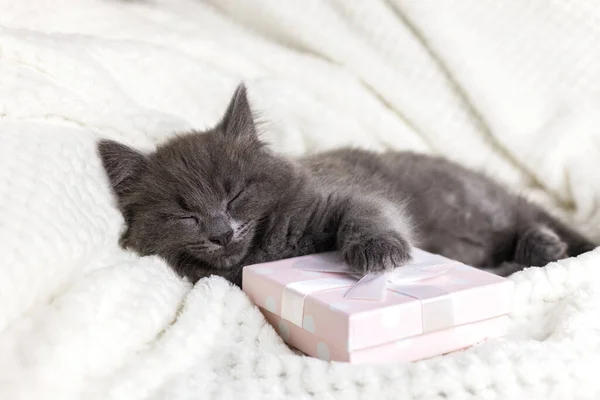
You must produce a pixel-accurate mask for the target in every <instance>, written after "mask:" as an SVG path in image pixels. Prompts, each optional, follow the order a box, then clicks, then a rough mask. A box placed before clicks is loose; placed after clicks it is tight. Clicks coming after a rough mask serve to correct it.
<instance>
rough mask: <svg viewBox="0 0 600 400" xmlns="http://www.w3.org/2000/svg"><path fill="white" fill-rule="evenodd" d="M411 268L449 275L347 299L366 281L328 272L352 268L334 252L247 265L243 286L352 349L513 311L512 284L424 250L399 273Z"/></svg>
mask: <svg viewBox="0 0 600 400" xmlns="http://www.w3.org/2000/svg"><path fill="white" fill-rule="evenodd" d="M411 266H425V268H424V269H428V268H429V269H431V267H434V269H435V267H436V266H437V267H440V266H441V267H443V269H444V271H445V272H444V273H442V274H438V275H437V276H435V277H432V278H428V279H422V280H419V281H416V282H410V283H408V284H400V285H397V284H395V283H394V284H392V283H390V284H389V285H388V286H387V288H386V289H385V295H384V296H383V298H382V299H380V300H364V299H349V298H347V297H346V295H347V293H348V292H349V290H350V289H351V288H352V287H353V286H354V285H355V284H356V283H357V282H358V279H357V278H355V277H352V276H351V275H349V274H348V273H343V272H322V271H325V270H338V271H339V270H346V271H347V266H346V265H345V264H344V262H343V261H342V259H341V257H340V255H339V253H336V252H332V253H321V254H313V255H308V256H303V257H296V258H290V259H284V260H279V261H274V262H269V263H263V264H255V265H251V266H246V267H244V270H243V283H242V287H243V290H244V291H245V292H246V293H247V294H248V296H249V297H250V298H251V299H252V301H253V302H254V303H255V304H256V305H257V306H259V307H261V308H263V309H265V310H268V311H270V312H272V313H275V314H277V315H279V316H280V317H282V318H283V319H285V320H287V321H289V322H291V323H293V324H295V325H297V326H300V327H302V328H303V329H305V330H306V331H308V332H310V333H312V334H315V335H317V336H319V337H322V338H324V339H327V340H328V341H330V342H331V343H336V344H339V348H341V349H345V350H346V351H354V350H359V349H364V348H368V347H371V346H376V345H381V344H383V343H388V342H391V341H396V340H399V339H403V338H407V337H411V336H416V335H421V334H423V333H429V332H434V331H437V330H442V329H448V328H449V327H452V326H459V325H464V324H469V323H472V322H476V321H482V320H486V319H489V318H493V317H497V316H500V315H505V314H508V313H510V312H511V310H512V300H513V291H514V285H513V283H512V281H510V280H508V279H505V278H502V277H499V276H497V275H494V274H491V273H488V272H485V271H482V270H479V269H476V268H473V267H469V266H467V265H465V264H462V263H460V262H457V261H454V260H450V259H448V258H445V257H442V256H439V255H435V254H431V253H427V252H425V251H422V250H419V249H415V250H414V251H413V261H412V262H411V264H409V265H408V266H405V267H400V268H399V269H398V270H402V268H407V267H409V268H407V271H409V270H410V269H411V268H410V267H411ZM316 270H319V271H316ZM399 272H401V271H399ZM414 290H416V293H417V294H416V295H415V293H414V292H412V291H414ZM420 293H424V295H421V294H420Z"/></svg>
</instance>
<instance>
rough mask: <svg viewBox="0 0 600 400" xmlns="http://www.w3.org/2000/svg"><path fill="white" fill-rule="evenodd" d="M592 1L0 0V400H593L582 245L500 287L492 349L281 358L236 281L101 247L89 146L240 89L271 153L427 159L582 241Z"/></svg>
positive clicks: (598, 17)
mask: <svg viewBox="0 0 600 400" xmlns="http://www.w3.org/2000/svg"><path fill="white" fill-rule="evenodd" d="M598 43H600V6H599V5H598V2H597V1H596V0H578V1H546V0H531V1H522V0H503V1H495V0H454V1H439V0H420V1H414V0H388V1H384V0H352V1H347V0H337V1H333V0H332V1H316V0H312V1H309V0H307V1H304V0H303V1H293V0H212V1H206V2H201V1H198V0H196V1H194V0H152V1H150V0H148V1H143V0H140V1H126V2H121V1H117V0H105V1H99V0H46V1H42V0H38V1H34V0H23V1H18V2H17V1H12V0H0V399H2V400H20V399H44V400H46V399H50V400H53V399H86V400H87V399H92V400H94V399H102V400H105V399H126V400H134V399H174V400H181V399H208V398H210V399H213V398H214V399H270V398H274V399H277V398H286V399H307V398H317V399H337V398H340V399H379V398H398V399H407V400H408V399H495V398H498V399H598V398H600V379H598V376H597V375H598V369H599V368H600V293H599V292H598V291H597V290H596V287H598V286H600V265H598V264H600V251H596V252H592V253H589V254H586V255H583V256H581V257H579V258H578V259H569V260H565V261H562V262H559V263H554V264H552V265H550V266H548V267H546V268H532V269H529V270H526V271H525V272H522V273H519V274H517V275H515V276H514V277H513V278H512V279H514V281H515V282H516V287H517V294H516V304H515V308H516V310H515V312H514V315H513V317H512V322H511V328H510V333H509V335H508V336H507V337H506V338H505V339H503V340H495V341H490V342H488V343H485V344H483V345H480V346H476V347H474V348H471V349H468V350H466V351H463V352H459V353H455V354H450V355H447V356H443V357H437V358H434V359H430V360H426V361H422V362H418V363H414V364H396V365H387V366H368V365H363V366H351V365H346V364H336V363H333V364H329V363H325V362H323V361H320V360H316V359H311V358H307V357H302V356H299V355H296V354H294V353H293V352H291V351H290V350H288V349H287V347H285V345H283V344H282V342H281V340H280V339H279V337H278V336H277V335H276V334H275V333H274V331H273V330H272V329H271V327H270V326H268V325H265V321H264V319H263V317H262V316H261V314H260V313H259V312H258V310H257V309H256V308H254V307H253V306H252V304H251V303H250V302H249V301H248V299H247V298H246V296H245V295H244V294H243V293H242V292H241V291H239V290H238V289H237V288H232V287H230V286H229V285H228V284H227V282H225V281H224V280H222V279H217V278H211V279H206V280H203V281H201V282H199V283H198V284H197V285H196V286H195V287H194V288H192V287H191V286H190V285H189V284H188V283H185V282H183V281H182V280H180V279H178V278H177V277H176V276H175V275H174V274H173V273H172V272H171V270H170V269H169V268H167V267H166V266H165V265H164V263H163V262H162V261H160V260H159V259H156V258H152V257H150V258H138V257H136V256H134V255H131V254H127V253H125V252H123V251H121V250H120V249H119V248H118V246H117V238H118V235H119V231H120V229H121V226H122V218H121V216H120V214H119V213H118V211H117V210H116V209H115V207H114V206H113V199H112V196H111V193H110V191H109V188H108V186H107V183H106V180H105V178H104V175H103V172H102V170H101V167H100V163H99V160H98V159H97V157H96V153H95V141H96V140H97V138H98V137H111V138H114V139H118V140H121V141H125V142H128V143H129V144H132V145H135V146H140V147H146V148H151V146H152V145H153V144H155V143H157V142H159V141H161V140H163V139H164V138H165V137H167V136H168V135H170V134H172V133H173V132H174V131H176V130H183V129H188V128H192V127H195V128H200V129H201V128H205V127H208V126H210V125H211V124H213V123H214V122H215V121H216V120H217V119H218V117H219V116H220V114H221V113H222V112H223V110H224V107H225V104H226V102H227V100H228V98H229V96H230V94H231V92H232V90H233V89H234V87H235V86H236V84H237V83H238V82H239V81H240V80H242V79H243V80H245V81H246V83H247V85H248V87H249V92H250V97H251V100H252V102H253V104H254V107H255V109H256V110H257V111H259V112H260V113H261V115H262V120H264V121H266V123H265V125H264V129H265V134H264V137H265V138H266V139H268V140H270V141H271V142H272V143H273V145H274V147H275V148H276V149H278V150H280V151H283V152H287V153H290V154H300V153H305V152H308V151H315V150H321V149H329V148H332V147H336V146H341V145H348V144H352V145H358V146H363V147H371V148H374V149H386V148H387V149H413V150H417V151H427V152H435V153H441V154H444V155H446V156H448V157H450V158H452V159H454V160H456V161H458V162H460V163H462V164H464V165H467V166H469V167H472V168H476V169H479V170H483V171H486V172H488V173H490V174H492V175H493V176H495V177H496V178H497V179H499V180H501V181H503V182H505V183H506V184H508V185H510V186H511V187H512V188H513V189H515V190H517V191H520V192H522V193H524V194H527V195H531V196H533V197H535V198H536V199H538V200H539V201H541V202H543V203H544V204H546V205H547V206H548V207H550V208H551V209H552V210H554V211H555V212H556V213H558V214H561V215H562V216H563V217H565V218H566V219H567V220H569V221H571V222H572V223H573V224H574V225H575V226H577V227H578V228H579V229H580V230H581V231H582V232H584V233H586V234H588V235H590V236H592V237H594V238H595V239H600V228H599V226H600V225H599V224H600V207H599V204H600V203H599V202H600V176H599V175H598V171H600V169H599V168H598V162H599V160H600V46H598Z"/></svg>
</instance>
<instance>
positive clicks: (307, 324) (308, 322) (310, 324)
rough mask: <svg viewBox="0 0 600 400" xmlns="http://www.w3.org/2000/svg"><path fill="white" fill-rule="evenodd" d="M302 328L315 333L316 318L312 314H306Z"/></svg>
mask: <svg viewBox="0 0 600 400" xmlns="http://www.w3.org/2000/svg"><path fill="white" fill-rule="evenodd" d="M302 328H304V329H305V330H307V331H308V332H310V333H315V319H314V318H313V317H312V315H305V316H304V318H303V319H302Z"/></svg>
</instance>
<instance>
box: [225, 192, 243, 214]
mask: <svg viewBox="0 0 600 400" xmlns="http://www.w3.org/2000/svg"><path fill="white" fill-rule="evenodd" d="M243 193H244V189H242V190H240V191H239V192H237V194H236V195H235V196H233V197H232V198H231V200H229V201H228V202H227V210H231V208H232V207H233V206H234V205H235V202H236V201H237V200H239V199H240V198H241V196H242V194H243Z"/></svg>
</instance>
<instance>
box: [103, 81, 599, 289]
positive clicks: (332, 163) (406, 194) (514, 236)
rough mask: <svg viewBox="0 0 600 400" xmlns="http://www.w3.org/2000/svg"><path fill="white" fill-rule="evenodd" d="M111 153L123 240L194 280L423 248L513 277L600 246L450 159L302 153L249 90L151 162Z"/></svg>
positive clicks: (122, 151)
mask: <svg viewBox="0 0 600 400" xmlns="http://www.w3.org/2000/svg"><path fill="white" fill-rule="evenodd" d="M98 147H99V153H100V156H101V159H102V162H103V165H104V167H105V170H106V172H107V175H108V177H109V181H110V183H111V185H112V188H113V190H114V192H115V194H116V197H117V200H118V206H119V208H120V210H121V212H122V213H123V216H124V218H125V222H126V230H125V231H124V233H123V235H122V238H121V245H122V246H123V247H126V248H130V249H133V250H135V251H136V252H138V253H139V254H141V255H150V254H157V255H160V256H162V257H163V258H164V259H166V261H167V262H168V263H169V264H170V265H171V266H172V267H173V268H174V269H175V271H177V273H178V274H180V275H181V276H184V277H187V278H189V279H190V280H191V281H192V282H195V281H197V280H198V279H200V278H202V277H205V276H209V275H212V274H216V275H221V276H223V277H225V278H227V279H229V280H230V281H232V282H234V283H235V284H237V285H241V272H242V267H243V266H244V265H248V264H253V263H260V262H266V261H272V260H277V259H283V258H288V257H294V256H300V255H305V254H310V253H316V252H323V251H328V250H334V249H336V250H339V251H340V252H341V254H342V255H343V257H344V259H345V260H346V261H347V262H348V264H349V265H350V266H351V267H352V268H353V269H354V270H355V271H356V272H359V273H366V272H379V271H386V270H389V269H391V268H394V267H398V266H401V265H402V264H404V263H406V262H408V261H409V260H410V250H411V246H413V245H414V244H415V243H418V244H419V247H421V248H423V249H425V250H428V251H431V252H435V253H439V254H442V255H445V256H447V257H450V258H454V259H457V260H460V261H462V262H465V263H467V264H470V265H473V266H478V267H492V268H495V271H496V272H497V273H499V274H501V275H508V274H510V273H512V272H514V271H517V270H519V269H521V268H523V267H524V266H529V265H537V266H542V265H545V264H546V263H548V262H550V261H554V260H557V259H560V258H563V257H567V256H573V255H578V254H580V253H582V252H585V251H588V250H591V249H593V248H594V247H595V246H594V245H593V244H592V243H591V242H590V241H588V240H587V239H585V238H584V237H583V236H581V235H580V234H578V233H576V232H574V231H573V230H571V229H569V228H568V227H566V226H565V225H564V224H562V223H561V222H559V221H558V220H556V219H555V218H553V217H551V216H550V215H549V214H548V213H546V212H545V211H544V210H542V209H541V208H540V207H538V206H536V205H534V204H532V203H529V202H527V201H525V200H524V199H522V198H520V197H518V196H515V195H512V194H510V193H509V192H508V191H507V190H506V189H504V188H503V187H501V186H499V185H498V184H496V183H494V182H492V181H491V180H490V179H488V178H486V177H484V176H483V175H481V174H478V173H476V172H473V171H470V170H467V169H465V168H462V167H460V166H459V165H456V164H454V163H451V162H449V161H447V160H444V159H442V158H436V157H431V156H426V155H418V154H413V153H407V152H388V153H383V154H376V153H372V152H369V151H364V150H351V149H343V150H337V151H333V152H328V153H322V154H317V155H312V156H309V157H305V158H300V159H290V158H286V157H283V156H281V155H277V154H275V153H273V152H272V151H271V150H270V149H269V148H268V147H267V146H266V145H265V144H264V143H262V142H261V141H260V140H259V138H258V135H257V132H256V126H255V123H254V119H253V117H252V112H251V109H250V105H249V102H248V99H247V97H246V90H245V88H244V86H243V85H240V87H238V89H237V90H236V92H235V94H234V96H233V98H232V100H231V102H230V104H229V107H228V108H227V111H226V112H225V115H224V117H223V119H222V121H221V122H220V123H219V124H218V125H217V126H216V127H215V128H214V129H211V130H209V131H207V132H191V133H187V134H183V135H179V136H176V137H175V138H173V139H171V140H169V141H168V142H166V143H164V144H162V145H161V146H159V147H158V149H157V150H156V151H155V152H153V153H151V154H144V153H141V152H139V151H137V150H134V149H132V148H130V147H127V146H125V145H122V144H119V143H117V142H114V141H109V140H103V141H101V142H100V143H99V146H98Z"/></svg>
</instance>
